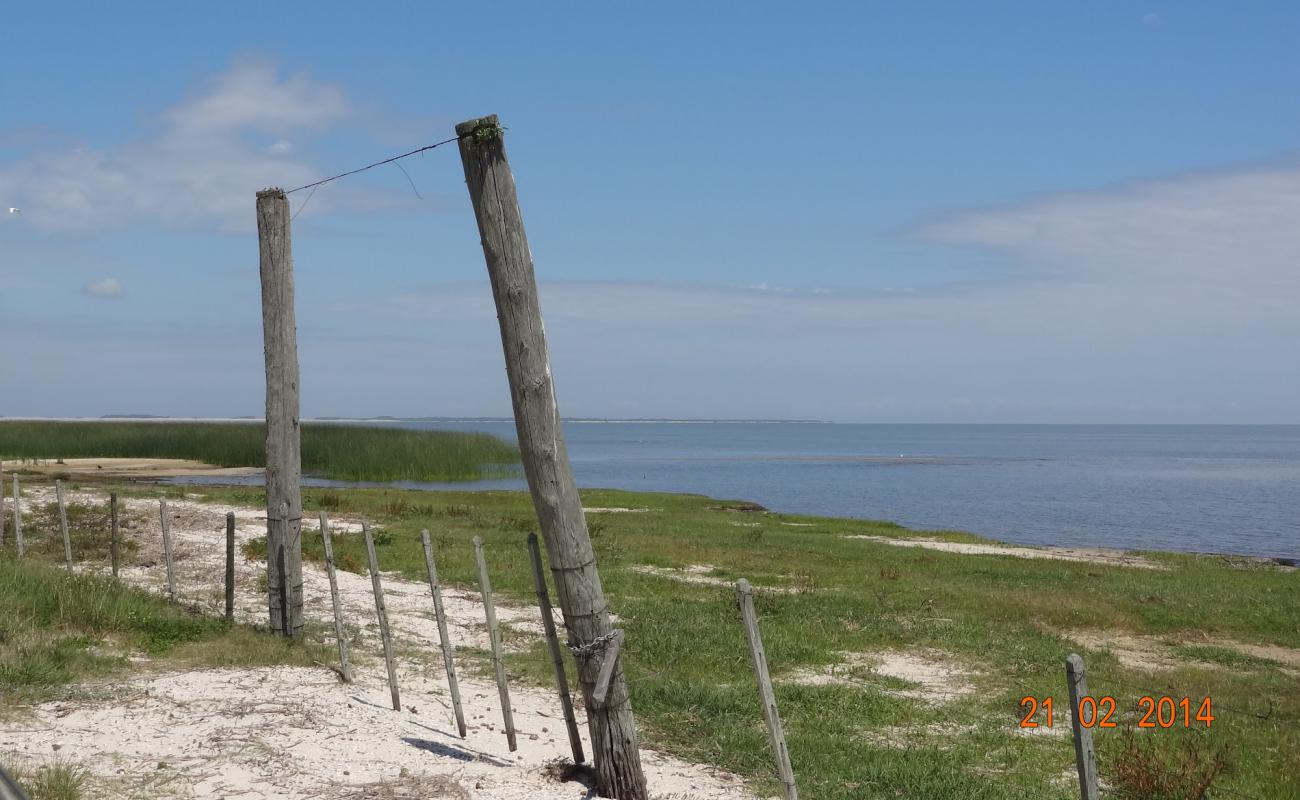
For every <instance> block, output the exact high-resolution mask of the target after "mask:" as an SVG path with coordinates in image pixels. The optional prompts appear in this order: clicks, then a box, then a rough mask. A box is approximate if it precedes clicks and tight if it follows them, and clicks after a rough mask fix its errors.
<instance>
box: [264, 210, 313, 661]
mask: <svg viewBox="0 0 1300 800" xmlns="http://www.w3.org/2000/svg"><path fill="white" fill-rule="evenodd" d="M257 238H258V245H259V252H260V263H261V274H262V337H263V344H264V352H265V357H266V589H267V605H268V607H269V610H270V620H271V630H273V631H275V632H277V633H280V634H283V635H284V636H298V635H300V634H301V633H302V624H303V617H302V492H301V487H300V482H301V477H302V458H301V453H302V449H301V440H300V438H299V425H298V331H297V324H296V322H295V318H294V310H293V248H292V246H291V242H290V235H289V199H288V198H287V197H286V196H285V193H284V190H283V189H264V190H262V191H260V192H258V193H257Z"/></svg>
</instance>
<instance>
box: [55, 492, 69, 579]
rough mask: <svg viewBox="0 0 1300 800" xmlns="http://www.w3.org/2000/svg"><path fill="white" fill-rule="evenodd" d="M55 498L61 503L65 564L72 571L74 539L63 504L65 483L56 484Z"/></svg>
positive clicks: (60, 528)
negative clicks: (71, 535) (70, 534)
mask: <svg viewBox="0 0 1300 800" xmlns="http://www.w3.org/2000/svg"><path fill="white" fill-rule="evenodd" d="M54 496H55V498H56V499H57V500H58V503H59V532H60V533H62V534H63V563H64V565H65V566H66V567H67V568H68V570H69V571H71V570H72V539H71V538H70V537H69V535H68V507H67V506H66V505H65V504H64V502H63V481H55V482H54Z"/></svg>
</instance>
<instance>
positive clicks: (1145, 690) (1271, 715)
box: [1092, 672, 1300, 723]
mask: <svg viewBox="0 0 1300 800" xmlns="http://www.w3.org/2000/svg"><path fill="white" fill-rule="evenodd" d="M1092 675H1094V676H1097V682H1098V683H1113V684H1115V685H1116V686H1119V687H1121V688H1124V689H1128V690H1129V691H1131V692H1141V693H1142V694H1143V695H1145V696H1149V697H1155V696H1156V695H1158V694H1165V693H1169V692H1173V693H1174V694H1179V693H1180V692H1179V690H1178V689H1176V688H1172V687H1166V688H1164V689H1160V690H1152V689H1150V688H1149V687H1145V686H1135V685H1133V684H1131V683H1128V682H1126V681H1121V680H1119V679H1118V678H1114V677H1110V676H1109V675H1106V674H1104V673H1103V674H1099V673H1096V672H1093V673H1092ZM1182 694H1183V696H1187V697H1190V695H1187V694H1186V693H1182ZM1206 696H1207V697H1209V695H1208V694H1207V695H1206ZM1268 706H1269V707H1268V711H1267V712H1266V713H1263V714H1261V713H1259V712H1257V711H1250V710H1246V709H1241V708H1236V707H1234V706H1230V705H1226V704H1225V703H1222V702H1220V701H1217V700H1211V708H1212V709H1213V710H1214V711H1227V712H1229V713H1231V714H1241V715H1242V716H1246V717H1251V718H1252V719H1258V720H1263V721H1265V722H1293V723H1300V717H1292V716H1288V715H1285V714H1282V715H1279V714H1277V713H1275V712H1276V709H1275V708H1274V706H1273V701H1272V700H1270V701H1269V704H1268Z"/></svg>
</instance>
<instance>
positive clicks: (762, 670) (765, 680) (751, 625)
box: [736, 578, 799, 800]
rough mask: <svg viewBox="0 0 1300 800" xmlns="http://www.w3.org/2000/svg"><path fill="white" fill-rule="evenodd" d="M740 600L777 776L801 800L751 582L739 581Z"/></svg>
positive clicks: (789, 795)
mask: <svg viewBox="0 0 1300 800" xmlns="http://www.w3.org/2000/svg"><path fill="white" fill-rule="evenodd" d="M736 599H737V600H738V601H739V603H740V616H741V620H742V621H743V623H744V626H745V638H746V639H748V640H749V655H750V657H751V658H752V659H753V662H754V674H755V676H757V678H758V691H759V694H760V695H762V698H763V718H764V719H765V720H766V721H767V733H768V736H769V737H770V738H771V740H772V752H773V754H774V755H775V756H776V769H777V774H778V777H780V779H781V783H782V784H783V785H784V786H785V798H786V800H798V798H799V790H798V789H797V788H795V784H794V768H793V767H792V766H790V751H789V750H788V749H787V748H786V744H785V728H784V727H782V725H781V714H780V713H779V712H778V711H777V708H776V693H775V692H774V691H773V690H772V676H771V675H769V674H768V671H767V654H766V653H765V652H764V651H763V636H762V634H761V633H759V630H758V615H757V614H756V613H755V612H754V590H753V589H752V588H751V587H750V585H749V581H747V580H745V579H744V578H741V579H740V580H738V581H736Z"/></svg>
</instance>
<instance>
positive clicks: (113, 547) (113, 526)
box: [108, 492, 122, 578]
mask: <svg viewBox="0 0 1300 800" xmlns="http://www.w3.org/2000/svg"><path fill="white" fill-rule="evenodd" d="M108 520H109V526H108V535H109V540H108V558H109V561H110V562H111V563H112V565H113V577H114V578H116V577H117V567H118V564H119V563H120V562H121V560H122V548H121V544H120V543H119V542H118V535H117V492H111V493H110V494H109V495H108Z"/></svg>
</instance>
